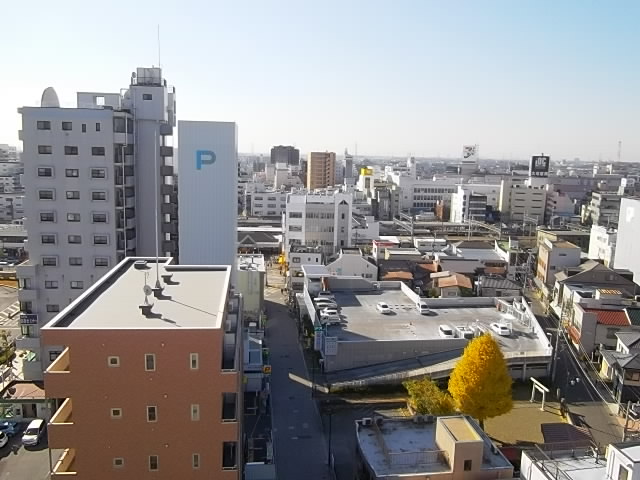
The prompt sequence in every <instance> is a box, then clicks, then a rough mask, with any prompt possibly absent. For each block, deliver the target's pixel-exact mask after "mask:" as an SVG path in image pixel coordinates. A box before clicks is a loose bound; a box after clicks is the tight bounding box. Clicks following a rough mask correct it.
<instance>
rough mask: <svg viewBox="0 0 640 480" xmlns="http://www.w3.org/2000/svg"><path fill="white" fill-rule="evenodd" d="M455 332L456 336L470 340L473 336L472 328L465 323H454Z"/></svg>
mask: <svg viewBox="0 0 640 480" xmlns="http://www.w3.org/2000/svg"><path fill="white" fill-rule="evenodd" d="M456 332H457V334H458V335H457V336H458V338H466V339H467V340H471V339H472V338H473V337H474V333H473V329H472V328H471V327H468V326H467V325H456Z"/></svg>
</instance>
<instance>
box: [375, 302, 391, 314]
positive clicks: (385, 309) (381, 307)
mask: <svg viewBox="0 0 640 480" xmlns="http://www.w3.org/2000/svg"><path fill="white" fill-rule="evenodd" d="M376 308H377V309H378V311H379V312H380V313H384V314H387V313H391V309H390V308H389V304H387V303H385V302H378V303H377V304H376Z"/></svg>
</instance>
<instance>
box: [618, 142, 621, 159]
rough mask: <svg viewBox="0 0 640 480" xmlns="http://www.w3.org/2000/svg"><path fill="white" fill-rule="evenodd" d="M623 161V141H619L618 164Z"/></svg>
mask: <svg viewBox="0 0 640 480" xmlns="http://www.w3.org/2000/svg"><path fill="white" fill-rule="evenodd" d="M621 161H622V140H618V162H621Z"/></svg>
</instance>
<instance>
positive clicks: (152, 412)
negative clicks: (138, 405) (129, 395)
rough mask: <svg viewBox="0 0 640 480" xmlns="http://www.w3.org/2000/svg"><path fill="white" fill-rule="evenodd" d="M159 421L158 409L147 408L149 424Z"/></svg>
mask: <svg viewBox="0 0 640 480" xmlns="http://www.w3.org/2000/svg"><path fill="white" fill-rule="evenodd" d="M157 421H158V407H155V406H150V407H147V422H157Z"/></svg>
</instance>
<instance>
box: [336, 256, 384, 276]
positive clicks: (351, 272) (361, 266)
mask: <svg viewBox="0 0 640 480" xmlns="http://www.w3.org/2000/svg"><path fill="white" fill-rule="evenodd" d="M327 270H329V271H330V272H331V273H332V274H333V275H343V276H349V277H352V276H357V277H364V278H368V279H370V280H373V281H375V280H376V279H377V278H378V267H376V266H375V265H373V264H372V263H371V262H368V261H367V260H366V259H364V258H363V257H361V256H360V255H352V254H346V255H340V257H338V258H337V259H336V260H334V261H333V262H331V263H330V264H328V265H327Z"/></svg>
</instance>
